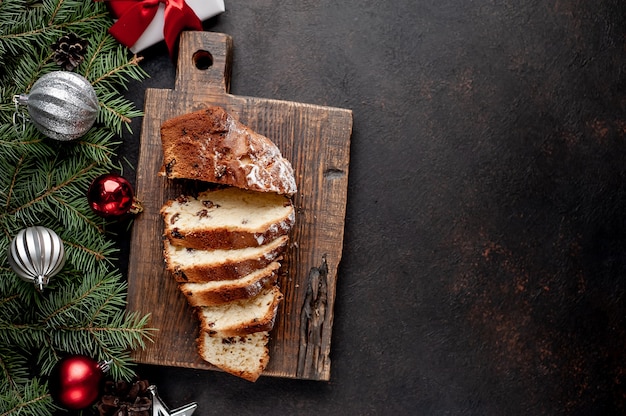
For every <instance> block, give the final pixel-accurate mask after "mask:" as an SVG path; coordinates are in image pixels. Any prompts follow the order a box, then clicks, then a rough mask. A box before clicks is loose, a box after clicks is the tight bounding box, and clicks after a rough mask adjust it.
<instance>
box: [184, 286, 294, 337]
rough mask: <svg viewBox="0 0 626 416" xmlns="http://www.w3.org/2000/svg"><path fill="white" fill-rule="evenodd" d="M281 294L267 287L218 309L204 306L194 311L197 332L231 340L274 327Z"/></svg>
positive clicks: (218, 306) (275, 289)
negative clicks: (256, 293)
mask: <svg viewBox="0 0 626 416" xmlns="http://www.w3.org/2000/svg"><path fill="white" fill-rule="evenodd" d="M282 300H283V294H282V293H281V292H280V289H279V288H278V287H277V286H269V287H267V288H265V289H264V290H263V291H261V293H259V294H258V295H256V296H254V297H252V298H248V299H240V300H236V301H232V302H228V303H223V304H221V305H214V306H203V307H199V308H197V309H196V313H197V314H198V319H199V320H200V329H201V330H202V331H205V332H207V333H208V334H209V335H216V336H221V337H231V336H237V335H246V334H251V333H253V332H259V331H270V330H271V329H272V328H273V327H274V321H275V320H276V313H277V312H278V305H279V304H280V302H281V301H282Z"/></svg>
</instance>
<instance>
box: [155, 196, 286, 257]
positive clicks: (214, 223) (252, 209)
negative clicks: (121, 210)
mask: <svg viewBox="0 0 626 416" xmlns="http://www.w3.org/2000/svg"><path fill="white" fill-rule="evenodd" d="M161 215H162V216H163V220H164V223H165V236H166V237H167V238H168V239H169V240H170V242H171V243H172V244H174V245H177V246H183V247H189V248H195V249H200V250H209V249H238V248H244V247H254V246H260V245H263V244H267V243H268V242H270V241H272V240H274V239H275V238H277V237H280V236H282V235H286V234H288V233H289V231H290V230H291V227H292V226H293V224H294V221H295V213H294V207H293V204H292V203H291V200H290V199H289V198H287V197H285V196H283V195H278V194H274V193H267V192H254V191H247V190H244V189H239V188H233V187H229V188H223V189H216V190H210V191H205V192H201V193H200V194H198V196H197V197H196V198H194V197H193V196H180V197H178V198H177V199H175V200H170V201H168V202H167V203H166V204H165V205H164V206H163V207H162V208H161Z"/></svg>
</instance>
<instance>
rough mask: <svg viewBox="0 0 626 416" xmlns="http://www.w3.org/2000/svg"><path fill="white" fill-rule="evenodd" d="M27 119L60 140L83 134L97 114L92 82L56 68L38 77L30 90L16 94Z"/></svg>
mask: <svg viewBox="0 0 626 416" xmlns="http://www.w3.org/2000/svg"><path fill="white" fill-rule="evenodd" d="M15 101H16V103H17V104H21V105H26V106H27V110H28V114H29V116H30V120H31V121H32V122H33V124H34V125H35V127H37V130H39V131H40V132H42V133H43V134H44V135H46V136H48V137H50V138H52V139H56V140H61V141H68V140H74V139H77V138H79V137H81V136H83V135H84V134H85V133H87V131H89V129H90V128H91V126H93V123H94V122H95V121H96V117H97V116H98V110H99V109H100V105H99V104H98V97H97V96H96V91H95V90H94V89H93V86H92V85H91V84H90V83H89V81H87V79H86V78H85V77H83V76H82V75H79V74H76V73H74V72H67V71H55V72H50V73H48V74H45V75H43V76H42V77H41V78H39V79H38V80H37V81H36V82H35V83H34V84H33V87H32V88H31V90H30V93H29V94H21V95H18V96H16V98H15Z"/></svg>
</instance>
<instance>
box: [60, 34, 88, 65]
mask: <svg viewBox="0 0 626 416" xmlns="http://www.w3.org/2000/svg"><path fill="white" fill-rule="evenodd" d="M88 45H89V41H88V40H87V39H80V38H79V37H78V36H76V34H75V33H70V34H69V35H63V36H61V37H60V38H59V40H57V41H56V42H55V43H53V44H52V45H51V47H52V50H53V51H54V56H53V58H52V59H54V62H56V63H57V64H58V65H60V66H61V67H62V68H63V69H65V70H66V71H73V70H74V68H76V67H77V66H78V65H80V63H81V62H83V60H84V59H85V55H86V54H87V46H88Z"/></svg>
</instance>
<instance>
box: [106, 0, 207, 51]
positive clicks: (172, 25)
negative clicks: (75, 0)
mask: <svg viewBox="0 0 626 416" xmlns="http://www.w3.org/2000/svg"><path fill="white" fill-rule="evenodd" d="M109 2H110V4H111V6H112V9H113V10H114V11H115V9H116V8H117V7H116V6H115V5H114V4H115V3H116V4H117V5H118V6H119V8H117V9H118V10H123V11H122V12H121V13H119V16H118V20H117V22H115V24H113V26H111V28H109V33H110V34H111V35H112V36H113V37H114V38H115V39H117V40H118V41H119V42H120V43H122V44H123V45H125V46H127V47H129V48H130V47H131V46H133V45H134V44H135V43H136V42H137V40H138V39H139V38H140V37H141V35H142V33H143V32H144V31H145V30H146V28H147V27H148V25H149V24H150V22H151V21H152V19H154V16H155V15H156V13H157V10H158V9H159V4H160V3H164V4H165V15H164V22H165V23H164V25H163V38H164V39H165V44H166V45H167V49H168V50H169V52H170V56H171V57H173V56H174V51H175V48H176V41H177V39H178V35H180V32H182V30H183V29H191V30H202V22H201V21H200V18H199V17H198V16H197V15H196V13H195V12H194V11H193V9H192V8H191V7H189V5H188V4H187V3H186V2H185V0H109ZM129 3H131V4H129Z"/></svg>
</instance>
